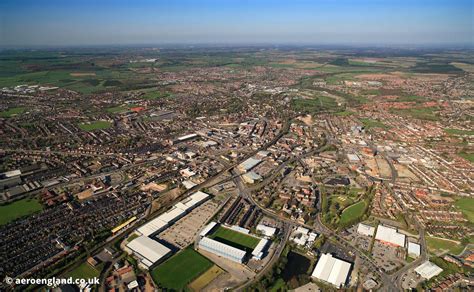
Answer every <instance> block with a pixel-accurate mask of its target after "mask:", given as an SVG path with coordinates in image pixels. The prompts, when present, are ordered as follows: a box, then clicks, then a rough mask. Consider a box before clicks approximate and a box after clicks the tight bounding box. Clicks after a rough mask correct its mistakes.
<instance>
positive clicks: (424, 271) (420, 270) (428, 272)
mask: <svg viewBox="0 0 474 292" xmlns="http://www.w3.org/2000/svg"><path fill="white" fill-rule="evenodd" d="M442 271H443V269H441V268H440V267H438V266H437V265H435V264H433V263H432V262H430V261H426V262H424V263H423V264H421V265H419V266H418V267H417V268H416V269H415V272H416V273H417V274H418V275H420V276H421V277H422V278H424V279H426V280H429V279H431V278H433V277H435V276H437V275H439V274H440V273H441V272H442Z"/></svg>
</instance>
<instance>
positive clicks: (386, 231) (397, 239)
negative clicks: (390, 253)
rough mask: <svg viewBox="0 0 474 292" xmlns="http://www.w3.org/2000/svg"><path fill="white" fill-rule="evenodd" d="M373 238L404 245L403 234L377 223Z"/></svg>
mask: <svg viewBox="0 0 474 292" xmlns="http://www.w3.org/2000/svg"><path fill="white" fill-rule="evenodd" d="M375 239H377V240H380V241H382V242H383V243H385V244H389V245H393V246H400V247H405V235H404V234H401V233H399V232H398V231H397V229H395V228H393V227H387V226H383V225H379V227H378V228H377V234H376V235H375Z"/></svg>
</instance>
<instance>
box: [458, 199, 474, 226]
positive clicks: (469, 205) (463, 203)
mask: <svg viewBox="0 0 474 292" xmlns="http://www.w3.org/2000/svg"><path fill="white" fill-rule="evenodd" d="M454 205H455V206H456V207H458V208H459V209H460V210H461V212H462V213H463V214H464V216H466V217H467V220H469V222H471V223H474V199H473V198H460V199H458V200H456V203H455V204H454Z"/></svg>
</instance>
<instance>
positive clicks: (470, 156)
mask: <svg viewBox="0 0 474 292" xmlns="http://www.w3.org/2000/svg"><path fill="white" fill-rule="evenodd" d="M458 155H459V156H460V157H462V158H464V159H466V160H468V161H470V162H474V153H466V152H459V153H458Z"/></svg>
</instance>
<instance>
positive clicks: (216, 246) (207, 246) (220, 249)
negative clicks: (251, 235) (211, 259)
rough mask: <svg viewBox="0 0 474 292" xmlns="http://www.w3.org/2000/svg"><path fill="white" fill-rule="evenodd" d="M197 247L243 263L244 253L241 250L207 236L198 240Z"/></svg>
mask: <svg viewBox="0 0 474 292" xmlns="http://www.w3.org/2000/svg"><path fill="white" fill-rule="evenodd" d="M199 248H200V249H203V250H206V251H208V252H211V253H213V254H216V255H218V256H221V257H224V258H227V259H229V260H231V261H234V262H237V263H243V261H244V258H245V254H246V252H245V251H243V250H240V249H238V248H235V247H233V246H230V245H227V244H224V243H222V242H219V241H217V240H214V239H211V238H208V237H203V238H202V239H201V240H200V241H199Z"/></svg>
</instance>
